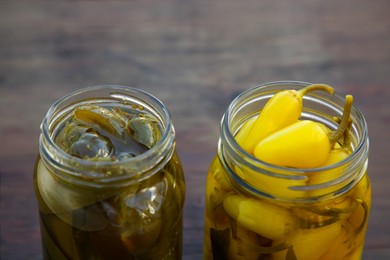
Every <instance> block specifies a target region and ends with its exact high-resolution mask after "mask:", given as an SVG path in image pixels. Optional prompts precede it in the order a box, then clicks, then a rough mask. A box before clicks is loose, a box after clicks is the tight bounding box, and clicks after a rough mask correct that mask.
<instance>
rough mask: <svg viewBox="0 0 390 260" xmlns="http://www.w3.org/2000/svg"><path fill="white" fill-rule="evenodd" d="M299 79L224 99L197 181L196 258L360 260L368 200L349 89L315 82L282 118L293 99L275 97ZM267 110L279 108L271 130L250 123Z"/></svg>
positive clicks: (362, 143)
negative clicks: (200, 253) (203, 173)
mask: <svg viewBox="0 0 390 260" xmlns="http://www.w3.org/2000/svg"><path fill="white" fill-rule="evenodd" d="M308 85H311V84H307V83H303V82H275V83H269V84H265V85H264V86H260V87H256V88H253V89H250V90H248V91H247V92H244V93H243V94H242V95H240V96H238V97H237V98H236V100H234V101H233V102H232V104H231V105H230V106H229V108H228V110H227V112H226V113H225V115H224V118H223V121H222V123H221V137H220V142H219V146H218V154H217V156H216V157H215V159H214V161H213V163H212V164H211V166H210V168H209V175H208V177H207V183H206V211H205V228H204V259H281V260H285V259H303V260H306V259H310V260H311V259H360V257H361V254H362V249H363V244H364V236H365V232H366V228H367V222H368V215H369V210H370V205H371V187H370V183H369V178H368V176H367V175H366V169H367V154H368V137H367V129H366V124H365V121H364V117H363V116H362V115H361V114H360V112H359V111H358V110H357V109H356V108H355V107H353V106H352V101H353V98H352V96H351V95H347V96H346V98H345V99H342V98H340V97H338V96H337V95H333V91H323V90H324V89H320V90H321V91H313V93H312V92H310V93H306V94H305V96H303V100H302V101H300V102H301V103H302V108H301V109H298V111H299V116H296V115H295V114H296V111H295V112H294V111H293V112H292V113H291V115H293V116H292V119H291V120H286V118H285V115H288V114H289V111H283V109H284V108H286V109H287V108H293V107H294V106H288V105H285V106H284V105H283V104H285V102H288V101H286V100H287V99H283V98H280V99H279V97H282V96H284V95H287V93H291V91H292V90H294V91H295V92H296V91H298V92H299V91H302V90H303V89H307V88H308ZM313 85H316V84H313ZM318 85H321V84H318ZM325 86H326V85H325ZM289 87H291V88H289ZM329 88H330V87H329ZM316 90H319V89H316ZM332 90H333V89H332ZM271 92H273V93H275V94H274V95H270V93H271ZM270 96H271V97H270ZM276 101H278V102H276ZM256 104H261V105H262V106H263V107H264V109H261V111H260V112H259V115H256V113H255V112H253V111H256V110H258V109H259V108H258V107H256ZM274 106H275V107H274ZM295 109H296V107H295ZM287 110H288V109H287ZM268 111H281V112H280V113H283V115H282V116H281V117H280V118H279V117H278V116H277V114H278V113H275V114H273V117H274V118H272V121H273V122H275V121H277V120H278V119H280V120H282V121H284V123H280V122H279V123H272V125H278V127H275V128H274V129H273V130H272V131H268V130H267V129H270V128H271V127H269V123H262V124H260V123H259V122H261V120H264V119H261V120H259V118H260V117H262V118H267V117H268V116H269V115H271V113H270V114H268ZM243 118H244V120H243ZM334 118H341V119H337V120H334ZM286 122H287V123H286ZM254 129H256V130H254ZM264 132H267V133H266V134H264ZM256 133H259V135H260V136H261V137H259V136H256ZM232 138H233V139H232ZM250 139H251V140H252V141H253V143H255V144H254V146H253V149H247V148H245V146H243V144H244V143H245V142H248V140H250ZM357 147H359V149H357Z"/></svg>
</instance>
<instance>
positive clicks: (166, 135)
mask: <svg viewBox="0 0 390 260" xmlns="http://www.w3.org/2000/svg"><path fill="white" fill-rule="evenodd" d="M86 104H88V105H101V106H104V105H109V106H120V107H122V108H126V107H128V108H131V109H133V110H134V109H137V110H142V113H148V114H150V115H152V116H153V117H154V118H155V119H156V120H157V121H158V124H159V126H160V129H161V138H160V140H159V141H158V142H157V143H156V144H155V145H154V146H153V147H151V148H150V149H149V150H147V151H146V152H144V153H142V154H139V155H137V156H135V157H131V158H126V159H123V160H120V161H111V160H106V161H104V160H100V161H94V160H87V159H81V158H78V157H75V156H72V155H70V154H68V153H66V152H64V151H63V150H62V149H61V148H60V147H59V146H58V145H57V144H56V143H55V141H54V138H55V134H56V132H58V130H59V128H60V126H61V125H62V124H63V123H64V121H65V120H66V119H67V118H69V116H70V115H71V114H72V113H73V111H74V109H76V108H77V107H79V106H83V105H86ZM174 150H175V131H174V128H173V125H172V123H171V118H170V114H169V112H168V110H167V108H166V107H165V105H164V104H163V103H162V102H161V101H159V100H158V99H157V98H155V97H154V96H152V95H150V94H148V93H146V92H144V91H141V90H139V89H135V88H130V87H124V86H116V85H108V86H97V87H90V88H85V89H81V90H79V91H76V92H73V93H71V94H69V95H67V96H65V97H63V98H61V99H59V100H57V101H56V102H55V103H54V104H53V105H52V106H51V107H50V109H49V111H48V112H47V114H46V116H45V117H44V119H43V122H42V124H41V136H40V140H39V153H40V157H41V159H42V161H43V163H44V164H45V165H46V167H48V168H49V169H50V170H51V172H52V173H53V174H55V175H56V176H57V177H59V178H60V179H62V180H63V181H65V182H69V183H72V184H76V185H81V186H94V187H103V186H105V187H107V186H108V187H123V186H127V185H131V184H133V183H137V182H140V181H142V180H144V179H147V178H149V177H151V176H152V175H153V174H155V173H156V172H158V171H159V170H160V169H161V168H162V167H163V166H164V165H165V164H167V162H168V161H169V160H170V158H171V157H172V155H173V153H174Z"/></svg>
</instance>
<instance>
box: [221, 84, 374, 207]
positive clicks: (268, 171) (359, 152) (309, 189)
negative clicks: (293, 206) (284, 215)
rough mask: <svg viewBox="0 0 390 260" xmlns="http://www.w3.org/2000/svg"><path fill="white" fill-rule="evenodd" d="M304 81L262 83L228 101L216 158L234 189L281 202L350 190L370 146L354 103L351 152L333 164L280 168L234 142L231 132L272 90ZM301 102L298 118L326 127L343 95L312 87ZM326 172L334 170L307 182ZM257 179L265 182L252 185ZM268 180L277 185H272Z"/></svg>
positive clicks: (338, 109) (337, 112)
mask: <svg viewBox="0 0 390 260" xmlns="http://www.w3.org/2000/svg"><path fill="white" fill-rule="evenodd" d="M308 85H310V83H306V82H291V81H281V82H272V83H267V84H264V85H260V86H257V87H254V88H251V89H249V90H247V91H245V92H243V93H242V94H241V95H239V96H238V97H237V98H236V99H235V100H233V101H232V103H231V104H230V106H229V107H228V110H227V111H226V112H225V114H224V116H223V118H222V121H221V129H220V131H221V135H220V136H221V137H220V140H219V147H218V156H219V159H220V161H221V163H222V165H223V166H224V168H225V169H226V171H227V173H228V177H229V179H230V181H231V183H232V185H233V186H234V187H236V188H238V189H240V190H244V191H245V192H249V193H251V194H253V195H255V196H261V197H267V198H272V199H278V200H282V201H316V200H319V199H324V198H325V197H335V196H338V195H341V194H343V193H345V192H347V191H349V190H350V189H351V188H352V187H353V186H354V185H355V184H356V183H357V182H358V181H359V180H360V179H361V178H362V176H363V175H364V174H365V172H366V168H367V157H368V148H369V142H368V135H367V126H366V121H365V119H364V117H363V115H362V113H361V112H360V111H359V110H358V109H357V108H356V107H353V109H352V112H351V119H352V127H351V129H350V135H351V142H352V146H353V151H352V153H351V154H350V155H349V156H348V157H347V158H346V159H345V160H342V161H340V162H338V163H336V164H334V165H328V166H326V167H320V168H305V169H298V168H287V167H280V166H276V165H272V164H268V163H266V162H264V161H261V160H258V159H257V158H255V157H254V156H253V155H251V154H249V153H247V152H246V151H245V150H243V149H242V148H241V147H240V146H239V144H238V143H237V142H236V140H235V138H234V136H235V135H236V134H237V132H238V131H239V130H240V128H241V127H242V125H243V124H244V123H245V122H246V121H247V120H249V119H250V118H252V117H255V116H257V115H258V113H259V110H261V108H262V107H264V105H265V104H266V103H267V101H268V100H269V99H270V98H271V97H272V96H273V95H274V94H275V93H277V92H279V91H281V90H285V89H296V90H298V89H301V88H303V87H305V86H308ZM303 102H304V106H303V107H304V108H303V112H302V118H303V119H309V120H314V121H318V122H321V123H323V124H325V125H326V126H328V127H329V128H330V129H335V128H337V124H336V123H335V122H334V120H333V118H334V117H336V116H337V117H341V115H342V114H343V107H344V102H345V101H344V99H343V98H341V97H339V96H337V95H329V94H327V93H323V92H320V91H314V92H312V93H310V94H307V95H305V96H304V101H303ZM248 172H250V173H251V175H250V178H249V177H248V176H245V174H247V173H248ZM325 172H326V173H327V172H334V173H338V174H334V175H329V176H330V177H328V178H326V179H324V180H323V181H321V182H319V183H315V184H311V183H310V182H309V179H310V178H311V177H312V176H313V175H315V174H317V175H318V174H321V173H325ZM256 178H258V179H259V180H260V181H265V182H263V184H264V185H260V186H259V185H254V183H253V181H252V179H256ZM267 181H270V182H267ZM268 184H271V185H273V184H279V185H275V187H271V186H270V185H268ZM281 184H282V185H281Z"/></svg>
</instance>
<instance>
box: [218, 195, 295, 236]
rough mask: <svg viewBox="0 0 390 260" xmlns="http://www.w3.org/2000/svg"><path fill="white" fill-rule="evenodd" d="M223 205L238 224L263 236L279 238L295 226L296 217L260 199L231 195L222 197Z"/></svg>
mask: <svg viewBox="0 0 390 260" xmlns="http://www.w3.org/2000/svg"><path fill="white" fill-rule="evenodd" d="M223 207H224V209H225V211H226V212H227V213H228V214H229V216H230V217H231V218H233V219H234V220H235V221H237V222H238V223H239V224H240V225H242V226H243V227H245V228H247V229H249V230H250V231H253V232H255V233H257V234H259V235H261V236H263V237H265V238H269V239H281V238H283V237H285V236H286V235H287V234H288V233H289V232H291V231H293V230H295V229H296V226H297V219H296V218H295V217H294V216H293V215H292V214H290V212H289V211H288V210H287V209H285V208H283V207H281V206H277V205H273V204H269V203H266V202H264V201H262V200H256V199H252V198H246V197H244V196H242V195H231V196H228V197H226V198H225V199H224V201H223Z"/></svg>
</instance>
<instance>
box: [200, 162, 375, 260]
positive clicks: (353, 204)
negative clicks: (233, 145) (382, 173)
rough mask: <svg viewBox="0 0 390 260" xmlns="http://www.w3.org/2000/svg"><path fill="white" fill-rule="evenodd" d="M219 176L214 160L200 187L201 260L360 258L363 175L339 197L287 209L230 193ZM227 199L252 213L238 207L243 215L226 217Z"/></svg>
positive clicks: (365, 207)
mask: <svg viewBox="0 0 390 260" xmlns="http://www.w3.org/2000/svg"><path fill="white" fill-rule="evenodd" d="M224 174H225V173H224V170H223V167H222V166H221V164H220V163H219V160H218V158H216V159H215V160H214V162H213V163H212V165H211V167H210V169H209V174H208V177H207V186H206V211H205V227H204V259H205V260H209V259H276V260H279V259H281V260H285V259H287V260H288V259H291V260H292V259H298V260H315V259H321V260H332V259H334V260H338V259H349V260H351V259H352V260H354V259H361V255H362V251H363V246H364V237H365V233H366V229H367V223H368V214H369V209H370V204H371V187H370V183H369V178H368V176H367V175H365V176H364V177H363V178H362V179H361V180H360V182H359V183H358V184H357V185H356V186H355V187H354V188H353V189H351V190H350V191H348V192H347V193H345V194H343V195H341V196H338V197H335V198H332V199H330V200H327V201H320V202H315V203H307V204H298V203H295V204H293V203H290V204H289V203H278V202H276V201H274V200H269V199H263V198H253V197H252V198H250V197H249V196H248V195H245V194H243V193H241V192H239V191H237V190H235V189H233V188H232V187H231V186H230V184H229V182H228V181H227V179H226V177H225V176H224ZM237 195H238V196H237ZM229 196H235V197H240V198H244V199H245V200H246V199H248V200H250V202H251V203H252V202H254V203H253V211H252V212H249V209H248V208H246V210H244V209H243V207H248V206H247V204H246V205H244V203H243V204H241V205H238V206H237V208H238V209H239V210H240V213H241V212H244V211H245V215H239V216H238V217H237V216H231V215H229V214H228V212H227V210H226V206H228V205H227V204H226V201H225V204H224V200H226V198H227V197H229ZM256 200H257V201H258V205H256ZM262 205H263V206H267V209H268V206H269V207H270V208H272V207H275V208H277V209H278V211H277V212H270V211H268V212H265V213H262V212H263V211H264V210H262V208H261V206H262ZM240 207H241V208H240ZM248 212H249V213H250V214H249V213H248ZM281 212H282V213H281ZM241 214H244V213H241ZM281 214H284V215H283V216H284V219H285V220H286V219H287V220H289V221H285V223H288V225H290V226H287V227H286V229H285V230H287V231H286V233H285V234H283V233H281V232H280V230H283V229H281V227H280V226H278V225H280V224H282V223H278V221H279V219H281V217H280V216H281ZM257 223H258V224H257ZM257 226H258V227H257ZM251 227H252V229H251ZM254 227H255V228H254ZM262 227H265V228H266V231H267V232H268V234H271V236H273V238H270V237H266V236H265V235H264V234H265V233H267V232H264V234H261V233H262V230H261V228H262ZM254 229H255V230H254ZM272 229H274V230H275V232H274V233H272ZM270 230H271V233H270V232H269V231H270Z"/></svg>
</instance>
